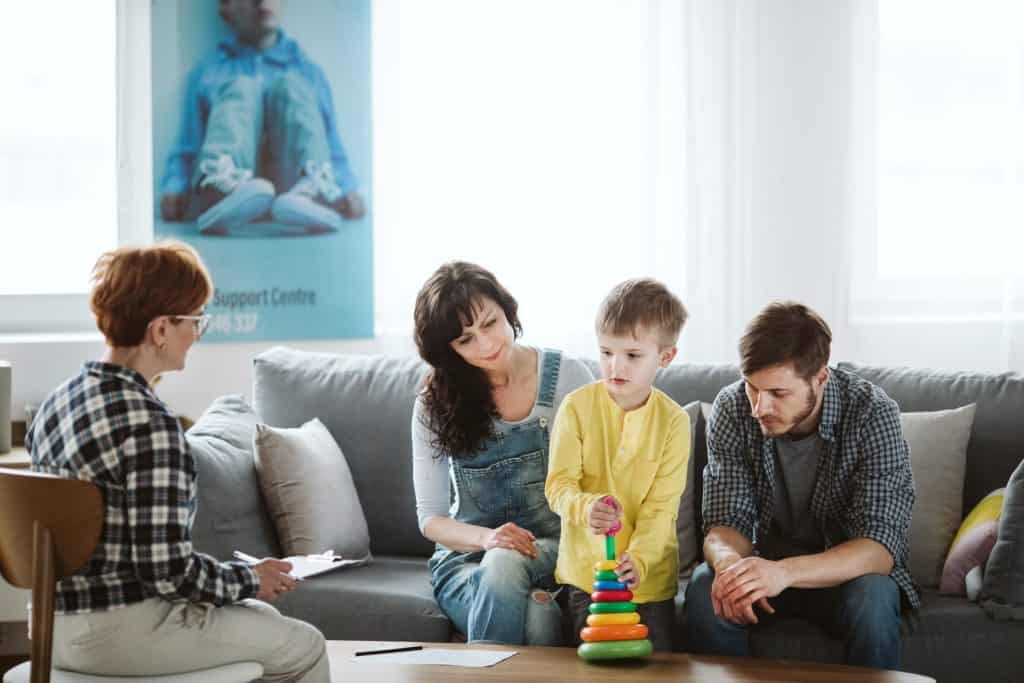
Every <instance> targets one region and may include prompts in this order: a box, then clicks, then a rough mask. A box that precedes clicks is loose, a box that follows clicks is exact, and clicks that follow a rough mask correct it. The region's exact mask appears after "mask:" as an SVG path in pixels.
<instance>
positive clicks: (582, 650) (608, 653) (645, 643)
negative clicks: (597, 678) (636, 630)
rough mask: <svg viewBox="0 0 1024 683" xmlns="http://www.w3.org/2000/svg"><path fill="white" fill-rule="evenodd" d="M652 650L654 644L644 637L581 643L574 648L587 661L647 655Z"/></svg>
mask: <svg viewBox="0 0 1024 683" xmlns="http://www.w3.org/2000/svg"><path fill="white" fill-rule="evenodd" d="M653 651H654V646H653V645H651V641H649V640H647V639H646V638H645V639H644V640H609V641H605V642H603V643H583V644H582V645H580V646H579V647H578V648H576V654H578V655H579V656H580V657H581V658H583V659H585V660H587V661H592V660H599V659H632V658H635V657H648V656H650V654H651V652H653Z"/></svg>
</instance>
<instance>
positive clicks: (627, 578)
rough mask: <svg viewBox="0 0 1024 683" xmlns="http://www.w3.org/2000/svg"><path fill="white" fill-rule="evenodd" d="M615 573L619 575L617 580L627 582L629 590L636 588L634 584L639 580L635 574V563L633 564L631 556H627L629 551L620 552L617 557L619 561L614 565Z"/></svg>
mask: <svg viewBox="0 0 1024 683" xmlns="http://www.w3.org/2000/svg"><path fill="white" fill-rule="evenodd" d="M615 573H616V574H618V575H619V581H621V582H622V583H625V584H629V590H636V585H637V584H638V583H639V582H640V578H639V577H638V576H637V575H636V565H635V564H633V558H631V557H630V556H629V553H622V555H621V556H620V557H619V563H618V564H617V565H616V566H615Z"/></svg>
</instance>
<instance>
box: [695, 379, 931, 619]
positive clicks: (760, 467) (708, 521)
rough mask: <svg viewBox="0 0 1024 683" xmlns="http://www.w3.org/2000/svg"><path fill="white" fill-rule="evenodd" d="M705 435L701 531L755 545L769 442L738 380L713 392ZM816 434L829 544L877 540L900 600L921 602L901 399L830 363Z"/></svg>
mask: <svg viewBox="0 0 1024 683" xmlns="http://www.w3.org/2000/svg"><path fill="white" fill-rule="evenodd" d="M707 433H708V464H707V467H706V468H705V469H704V499H703V512H704V533H705V534H706V533H707V532H708V530H709V529H711V527H715V526H728V527H732V528H733V529H736V530H737V531H739V532H740V533H742V534H743V535H744V536H746V537H747V538H749V539H750V540H751V541H752V542H753V543H754V546H755V548H757V547H758V544H759V542H760V541H763V540H764V537H765V534H766V533H767V531H768V529H769V528H770V527H771V523H772V511H773V501H774V495H775V459H774V454H775V447H776V446H775V439H773V438H765V437H764V436H763V435H762V433H761V428H760V426H759V425H758V423H757V420H756V419H754V417H753V416H752V415H751V412H750V402H749V401H748V400H747V395H746V392H745V390H744V385H743V381H742V380H741V381H739V382H737V383H735V384H731V385H729V386H728V387H725V388H724V389H722V391H721V392H719V394H718V397H717V398H716V399H715V404H714V407H713V408H712V411H711V417H710V419H709V420H708V432H707ZM818 434H819V435H820V436H821V438H822V439H823V440H824V442H825V445H824V450H823V451H822V455H821V458H820V459H819V462H818V472H817V475H816V479H815V482H816V483H815V486H814V492H813V493H812V495H811V514H812V515H813V517H814V521H815V523H816V524H817V527H818V529H819V530H820V531H821V532H822V534H823V535H824V537H825V540H826V544H827V546H828V547H832V546H834V545H838V544H839V543H843V542H845V541H848V540H851V539H854V538H870V539H872V540H874V541H877V542H879V543H881V544H882V545H883V546H885V548H886V549H887V550H888V551H889V553H890V554H891V555H892V558H893V570H892V573H891V576H892V578H893V580H895V581H896V583H897V584H898V585H899V587H900V590H901V591H902V593H903V596H904V600H905V602H906V603H907V604H908V605H910V606H911V607H913V608H915V609H916V608H917V607H920V604H921V599H920V596H919V594H918V591H917V587H916V586H915V585H914V581H913V579H912V578H911V577H910V571H909V570H908V569H907V562H908V559H909V553H910V541H909V530H910V512H911V508H912V507H913V505H914V478H913V474H912V473H911V470H910V449H909V448H908V447H907V442H906V441H905V440H904V438H903V428H902V425H901V423H900V411H899V407H898V406H897V405H896V402H895V401H893V400H892V399H891V398H889V397H888V396H887V395H886V394H885V392H884V391H882V389H881V388H879V387H877V386H875V385H874V384H871V383H870V382H868V381H866V380H863V379H861V378H860V377H857V376H856V375H852V374H850V373H848V372H844V371H842V370H835V369H833V370H831V371H830V375H829V380H828V382H827V383H826V384H825V398H824V400H823V402H822V410H821V422H820V423H819V425H818Z"/></svg>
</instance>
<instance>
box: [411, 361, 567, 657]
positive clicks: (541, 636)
mask: <svg viewBox="0 0 1024 683" xmlns="http://www.w3.org/2000/svg"><path fill="white" fill-rule="evenodd" d="M538 353H542V354H543V359H542V362H541V377H540V381H539V382H538V391H537V401H536V404H535V405H534V407H533V410H531V411H530V414H529V416H527V417H526V419H524V420H522V421H520V422H505V421H503V420H498V421H496V422H495V425H494V428H495V432H496V434H495V436H493V437H491V438H490V439H488V440H487V441H486V442H485V443H484V445H483V447H482V448H481V449H480V450H479V451H477V452H476V453H474V454H472V455H470V456H467V457H461V458H449V461H448V462H449V476H450V480H451V482H452V488H453V492H452V493H453V500H452V505H451V510H450V516H451V518H452V519H455V520H458V521H460V522H465V523H466V524H474V525H478V526H482V527H487V528H490V529H494V528H497V527H499V526H501V525H502V524H505V523H506V522H514V523H515V524H517V525H519V526H520V527H522V528H524V529H527V530H529V531H531V532H532V533H533V535H534V536H536V538H537V542H536V544H537V550H538V554H537V558H536V559H530V558H528V557H526V556H524V555H522V554H520V553H519V552H518V551H516V550H509V549H505V548H495V549H492V550H489V551H487V552H486V553H484V552H474V553H462V552H457V551H454V550H449V549H448V548H445V547H443V546H441V545H440V544H439V545H438V546H437V550H436V551H435V552H434V555H433V557H431V558H430V563H429V566H430V573H431V583H432V584H433V586H434V595H435V597H436V598H437V602H438V604H439V605H440V606H441V609H442V610H444V612H445V614H447V615H448V618H449V619H451V620H452V622H453V623H454V624H455V627H456V628H457V629H458V630H460V631H462V632H463V633H465V634H466V638H467V640H468V641H469V642H481V641H485V642H495V643H509V644H516V645H521V644H524V643H526V644H536V645H553V644H558V642H559V640H560V636H561V611H560V610H559V608H558V606H557V604H556V603H555V602H554V601H553V600H550V599H547V600H542V601H538V600H537V599H535V598H534V597H532V596H531V594H532V593H533V589H535V588H543V589H545V590H547V589H551V588H553V587H554V571H555V560H556V559H557V555H558V538H559V535H560V529H561V527H560V520H559V517H558V515H556V514H555V513H554V512H552V511H551V508H550V507H548V502H547V499H546V498H545V497H544V480H545V478H546V477H547V473H548V436H549V429H550V426H551V422H552V421H553V420H554V398H555V388H556V386H557V385H558V373H559V370H560V369H561V362H562V354H561V353H560V352H558V351H551V350H547V349H545V350H543V351H538ZM541 597H542V598H549V597H550V596H546V595H544V594H541ZM538 641H539V642H538Z"/></svg>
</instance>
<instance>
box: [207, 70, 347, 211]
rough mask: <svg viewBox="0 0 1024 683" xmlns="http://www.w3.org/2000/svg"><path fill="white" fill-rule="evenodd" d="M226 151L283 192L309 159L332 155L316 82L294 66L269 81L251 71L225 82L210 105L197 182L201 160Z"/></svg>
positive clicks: (239, 165)
mask: <svg viewBox="0 0 1024 683" xmlns="http://www.w3.org/2000/svg"><path fill="white" fill-rule="evenodd" d="M221 155H227V156H229V157H231V159H232V161H234V163H235V168H238V169H243V170H250V171H253V175H255V176H257V177H263V178H266V179H267V180H269V181H270V182H271V183H273V184H274V187H276V188H277V189H278V191H280V192H284V191H286V190H288V189H289V188H291V187H292V186H293V185H294V184H295V183H296V182H297V181H298V180H299V177H300V176H301V174H302V168H303V166H304V165H305V163H306V162H307V161H316V162H317V163H322V162H325V161H330V160H331V155H330V147H329V145H328V143H327V129H326V128H325V126H324V121H323V117H322V116H321V115H320V109H319V105H318V104H317V99H316V92H315V91H314V90H313V87H312V86H311V85H310V84H309V83H308V82H307V81H306V80H305V79H304V78H303V77H302V76H301V75H299V74H298V73H295V72H287V73H285V74H284V75H282V76H281V77H280V78H277V79H276V80H274V81H272V82H270V83H264V82H263V80H262V79H260V78H255V77H252V76H238V77H237V78H235V79H234V80H231V81H227V82H226V83H224V85H222V86H221V87H220V89H219V90H218V91H217V94H216V97H215V99H214V101H213V102H212V104H211V107H210V116H209V118H208V119H207V122H206V135H205V136H204V137H203V143H202V146H201V147H200V149H199V157H198V163H197V164H196V177H194V178H193V185H194V184H196V183H198V181H199V174H200V170H199V168H200V166H201V164H202V161H203V160H204V159H216V158H218V157H220V156H221Z"/></svg>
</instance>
